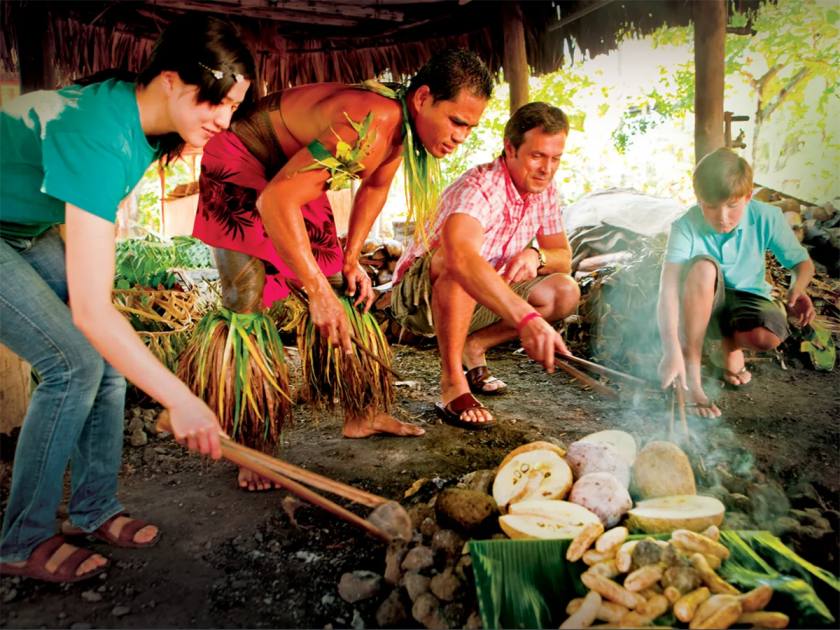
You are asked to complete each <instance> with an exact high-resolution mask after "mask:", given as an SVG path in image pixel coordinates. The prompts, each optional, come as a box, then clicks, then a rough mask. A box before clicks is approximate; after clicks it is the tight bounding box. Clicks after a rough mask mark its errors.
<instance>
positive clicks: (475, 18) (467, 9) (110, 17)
mask: <svg viewBox="0 0 840 630" xmlns="http://www.w3.org/2000/svg"><path fill="white" fill-rule="evenodd" d="M759 1H760V0H729V2H730V5H733V8H737V9H738V10H744V9H753V8H755V6H756V5H757V4H759ZM514 4H519V6H520V8H521V11H522V15H523V22H524V25H525V36H526V49H527V57H528V63H529V66H530V67H531V71H532V72H533V73H535V74H542V73H545V72H551V71H554V70H557V69H558V68H560V67H561V66H562V65H563V64H564V61H565V60H566V59H565V57H566V56H567V54H568V52H569V51H570V50H571V51H575V52H578V53H580V52H582V53H584V54H586V55H587V56H594V55H596V54H599V53H602V52H606V51H609V50H611V49H613V48H615V46H616V45H617V40H618V38H619V36H620V34H622V33H624V32H630V33H634V34H640V35H644V34H648V33H650V32H652V31H653V30H655V29H656V28H658V27H660V26H662V25H685V24H688V23H689V21H690V18H691V11H692V2H691V1H690V0H655V1H651V0H573V1H565V0H562V1H561V0H550V1H549V0H546V1H536V0H533V1H530V2H521V3H514ZM503 5H504V3H503V2H495V1H493V2H491V1H487V0H472V1H470V0H413V1H408V0H154V1H150V2H102V1H97V2H78V1H77V2H67V1H59V2H32V1H29V2H27V1H20V0H14V1H7V2H4V3H3V9H2V11H3V24H2V33H1V34H2V38H0V69H5V70H9V71H12V70H14V69H15V67H16V65H17V59H16V55H17V49H18V42H19V41H20V40H21V38H33V37H39V38H42V39H41V42H40V44H41V46H42V50H44V51H45V53H44V54H45V55H47V57H48V58H49V59H50V60H51V62H54V69H55V71H56V75H57V76H56V78H57V79H58V80H59V81H58V82H66V81H67V80H69V79H71V78H73V77H78V76H83V75H87V74H92V73H93V72H97V71H99V70H102V69H106V68H111V67H122V68H126V69H129V70H137V69H138V68H139V67H140V66H141V65H142V63H143V61H144V60H145V58H146V57H147V55H148V53H149V50H150V48H151V44H152V42H153V41H154V39H155V37H156V36H157V34H158V33H159V32H160V30H161V29H162V28H163V27H164V26H165V25H166V24H167V23H168V22H169V21H170V20H171V19H172V18H173V17H174V16H176V15H178V14H179V13H182V12H184V11H204V12H211V13H216V14H219V15H221V16H223V17H225V18H227V19H229V20H231V21H232V22H235V23H237V24H238V25H239V26H240V29H241V31H242V33H243V35H244V36H245V37H246V38H247V39H248V41H249V42H250V43H251V45H252V49H253V50H254V52H255V55H256V59H257V62H258V67H259V73H260V76H261V77H262V78H263V80H265V81H266V82H267V84H268V86H269V89H270V90H271V89H277V88H280V87H282V86H285V85H295V84H301V83H310V82H314V81H325V80H337V81H347V82H351V81H358V80H361V79H365V78H370V77H373V76H377V75H379V74H381V73H383V72H386V71H389V72H390V73H391V74H392V76H394V77H395V78H402V77H406V76H410V75H412V74H413V73H414V72H416V70H417V69H418V68H419V67H420V66H421V65H422V64H423V63H424V62H425V61H426V60H427V59H428V58H429V56H430V55H431V53H432V52H434V51H436V50H439V49H441V48H444V47H447V46H462V47H465V48H469V49H470V50H473V51H475V52H476V53H478V54H479V55H480V56H481V57H482V58H483V59H484V60H485V62H486V63H487V64H488V66H489V67H490V68H491V69H492V70H493V71H494V72H496V73H498V72H499V70H500V69H501V65H502V57H503V35H502V12H503V9H504V6H503ZM735 5H737V7H735ZM27 11H28V12H29V13H30V14H31V13H32V12H33V11H35V12H37V13H38V14H39V15H40V19H41V20H43V21H44V22H45V26H46V28H44V29H33V28H32V27H26V26H23V25H24V24H29V23H31V19H30V21H29V22H27V20H26V19H23V17H22V16H25V15H26V13H27ZM44 22H42V24H43V23H44ZM35 30H37V31H38V32H33V31H35Z"/></svg>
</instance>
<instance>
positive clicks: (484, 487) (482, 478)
mask: <svg viewBox="0 0 840 630" xmlns="http://www.w3.org/2000/svg"><path fill="white" fill-rule="evenodd" d="M495 478H496V471H495V470H489V469H487V468H482V469H481V470H474V471H472V472H469V473H467V474H466V475H464V476H463V477H461V478H460V479H459V480H458V483H457V487H459V488H462V489H464V490H476V491H477V492H483V493H484V494H490V488H491V487H492V485H493V480H494V479H495Z"/></svg>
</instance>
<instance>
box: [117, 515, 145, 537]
mask: <svg viewBox="0 0 840 630" xmlns="http://www.w3.org/2000/svg"><path fill="white" fill-rule="evenodd" d="M118 516H125V517H126V518H128V519H129V521H128V522H127V523H126V524H125V525H123V527H122V529H121V530H120V533H119V536H117V540H118V541H119V542H121V543H133V542H135V540H134V537H135V536H136V535H137V532H139V531H140V530H141V529H143V528H144V527H147V526H148V525H149V523H147V522H146V521H141V520H140V519H139V518H131V517H130V516H128V514H121V515H118ZM115 518H116V517H115Z"/></svg>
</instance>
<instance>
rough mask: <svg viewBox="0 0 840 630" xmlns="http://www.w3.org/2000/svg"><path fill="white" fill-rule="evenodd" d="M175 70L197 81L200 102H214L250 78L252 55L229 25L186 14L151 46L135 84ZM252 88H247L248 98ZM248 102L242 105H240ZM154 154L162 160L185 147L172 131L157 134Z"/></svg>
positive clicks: (191, 82)
mask: <svg viewBox="0 0 840 630" xmlns="http://www.w3.org/2000/svg"><path fill="white" fill-rule="evenodd" d="M167 70H170V71H175V72H177V73H178V76H179V77H180V79H181V80H182V81H183V82H184V83H186V84H187V85H197V86H198V95H197V97H196V98H197V100H198V102H199V103H212V104H213V105H218V104H219V103H221V102H222V100H223V99H224V98H225V96H226V95H227V93H228V92H229V91H230V89H231V88H232V87H233V86H234V85H235V84H236V83H237V81H238V80H242V79H247V80H249V81H253V80H254V78H255V76H256V71H255V68H254V58H253V56H252V55H251V51H250V50H248V48H247V46H245V44H244V43H242V40H240V38H239V35H237V33H236V31H235V30H234V28H233V26H231V25H230V24H228V23H227V22H225V21H223V20H220V19H218V18H214V17H210V16H208V15H202V14H192V15H190V14H188V15H184V16H182V17H180V18H178V19H176V20H174V21H173V22H172V23H171V24H170V25H169V26H168V27H167V28H166V29H165V30H164V31H163V33H162V34H161V36H160V37H159V38H158V40H157V41H156V42H155V45H154V48H152V54H151V56H150V57H149V60H148V62H147V63H146V65H145V67H144V68H143V69H142V70H141V71H140V73H139V74H138V75H137V83H138V84H139V85H142V86H147V85H149V83H151V82H152V80H153V79H154V78H155V77H156V76H158V75H159V74H160V73H161V72H165V71H167ZM253 91H254V90H253V89H249V90H248V95H249V96H248V98H253V97H251V96H250V95H251V93H252V92H253ZM243 105H244V106H247V103H243ZM156 140H157V154H158V157H159V158H161V159H162V160H164V161H165V162H171V161H172V160H174V159H176V158H177V157H178V156H179V155H180V154H181V151H182V150H183V149H184V144H185V143H184V139H183V138H181V136H180V135H178V134H177V133H168V134H166V135H163V136H158V137H157V138H156Z"/></svg>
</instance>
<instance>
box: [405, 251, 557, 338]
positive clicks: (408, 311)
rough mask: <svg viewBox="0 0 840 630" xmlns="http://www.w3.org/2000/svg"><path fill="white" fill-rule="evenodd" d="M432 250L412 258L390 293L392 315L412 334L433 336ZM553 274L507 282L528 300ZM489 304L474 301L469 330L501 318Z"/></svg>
mask: <svg viewBox="0 0 840 630" xmlns="http://www.w3.org/2000/svg"><path fill="white" fill-rule="evenodd" d="M431 269H432V253H431V252H430V253H428V254H426V255H425V256H422V257H420V258H418V259H417V260H415V261H414V262H413V263H412V265H411V267H409V268H408V271H406V272H405V275H404V276H403V277H402V279H401V280H400V281H399V282H398V283H397V284H396V285H394V289H393V291H392V293H391V315H392V316H393V317H394V319H395V320H396V321H397V323H398V324H399V325H400V326H402V327H403V328H407V329H408V330H410V331H411V332H413V333H414V334H415V335H423V336H426V337H434V336H435V324H434V321H433V319H432V281H431ZM553 275H555V274H550V275H547V276H537V277H536V278H533V279H531V280H526V281H525V282H517V283H516V284H512V285H510V288H511V289H512V290H513V292H514V293H516V295H518V296H519V297H521V298H523V299H525V300H527V299H528V296H529V295H531V291H533V290H534V288H535V287H536V286H537V285H539V284H540V283H541V282H543V281H545V280H548V279H549V278H551V277H552V276H553ZM501 320H502V318H501V317H499V316H498V315H496V313H494V312H493V311H491V310H490V309H489V308H487V307H485V306H482V305H481V304H476V306H475V310H474V311H473V315H472V319H471V320H470V328H469V331H468V334H472V333H474V332H475V331H476V330H481V329H482V328H486V327H487V326H490V325H491V324H495V323H496V322H499V321H501Z"/></svg>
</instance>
